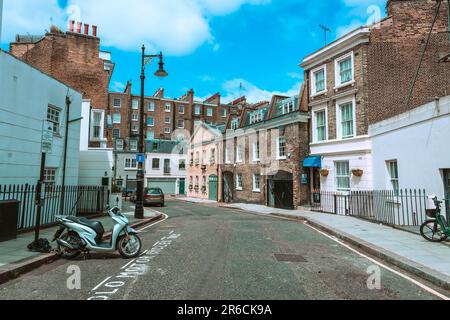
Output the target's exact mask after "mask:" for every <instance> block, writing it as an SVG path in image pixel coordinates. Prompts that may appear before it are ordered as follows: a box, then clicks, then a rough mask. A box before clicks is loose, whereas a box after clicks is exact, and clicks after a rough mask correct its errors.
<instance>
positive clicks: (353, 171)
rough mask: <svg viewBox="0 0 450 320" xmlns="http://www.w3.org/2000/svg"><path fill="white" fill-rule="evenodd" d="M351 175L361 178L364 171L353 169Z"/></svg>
mask: <svg viewBox="0 0 450 320" xmlns="http://www.w3.org/2000/svg"><path fill="white" fill-rule="evenodd" d="M352 173H353V175H354V176H355V177H362V175H363V174H364V170H362V169H353V170H352Z"/></svg>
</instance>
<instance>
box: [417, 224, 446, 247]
mask: <svg viewBox="0 0 450 320" xmlns="http://www.w3.org/2000/svg"><path fill="white" fill-rule="evenodd" d="M420 234H421V235H422V237H424V238H425V239H426V240H428V241H430V242H443V241H445V240H447V235H446V234H445V233H444V230H442V227H441V225H440V224H439V223H438V222H437V221H436V220H428V221H425V222H424V223H423V224H422V226H421V227H420Z"/></svg>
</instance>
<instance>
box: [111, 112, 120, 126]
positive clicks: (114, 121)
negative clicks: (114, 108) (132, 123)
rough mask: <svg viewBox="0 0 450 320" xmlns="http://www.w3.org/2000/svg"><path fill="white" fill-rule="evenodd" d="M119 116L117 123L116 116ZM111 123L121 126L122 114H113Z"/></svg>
mask: <svg viewBox="0 0 450 320" xmlns="http://www.w3.org/2000/svg"><path fill="white" fill-rule="evenodd" d="M117 115H118V116H119V121H116V116H117ZM112 118H113V123H114V124H121V123H122V114H121V113H113V117H112Z"/></svg>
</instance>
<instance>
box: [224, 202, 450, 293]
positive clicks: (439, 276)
mask: <svg viewBox="0 0 450 320" xmlns="http://www.w3.org/2000/svg"><path fill="white" fill-rule="evenodd" d="M221 206H223V207H228V208H233V209H239V210H243V211H248V212H253V213H257V214H262V215H277V216H282V217H287V218H294V219H301V220H305V221H308V223H310V224H311V225H312V226H314V227H317V228H319V229H320V230H322V231H325V232H327V233H328V234H331V235H333V236H335V237H338V238H340V239H342V240H345V241H346V242H348V243H350V244H352V245H354V246H356V247H358V248H361V249H364V250H365V251H366V252H368V253H370V254H371V255H374V256H376V257H378V258H381V259H383V260H385V261H388V262H389V263H392V264H394V265H396V266H398V267H400V268H402V269H404V270H406V271H408V272H411V273H413V274H415V275H417V276H420V277H421V278H424V279H426V280H427V281H430V282H433V283H434V284H436V285H438V286H440V287H442V288H444V289H450V247H449V246H448V244H445V243H444V244H440V243H431V242H428V241H426V240H425V239H423V238H422V237H421V236H419V235H415V234H413V233H410V232H405V231H403V230H400V229H394V228H392V227H389V226H384V225H381V224H376V223H372V222H368V221H364V220H361V219H358V218H354V217H348V216H339V215H332V214H326V213H319V212H310V211H301V210H283V209H275V208H270V207H266V206H262V205H253V204H221Z"/></svg>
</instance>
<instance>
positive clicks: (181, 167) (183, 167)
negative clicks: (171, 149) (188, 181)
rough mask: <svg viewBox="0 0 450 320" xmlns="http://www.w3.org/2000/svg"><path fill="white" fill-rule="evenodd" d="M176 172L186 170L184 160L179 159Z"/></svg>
mask: <svg viewBox="0 0 450 320" xmlns="http://www.w3.org/2000/svg"><path fill="white" fill-rule="evenodd" d="M178 170H180V171H185V170H186V160H184V159H181V160H179V161H178Z"/></svg>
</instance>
